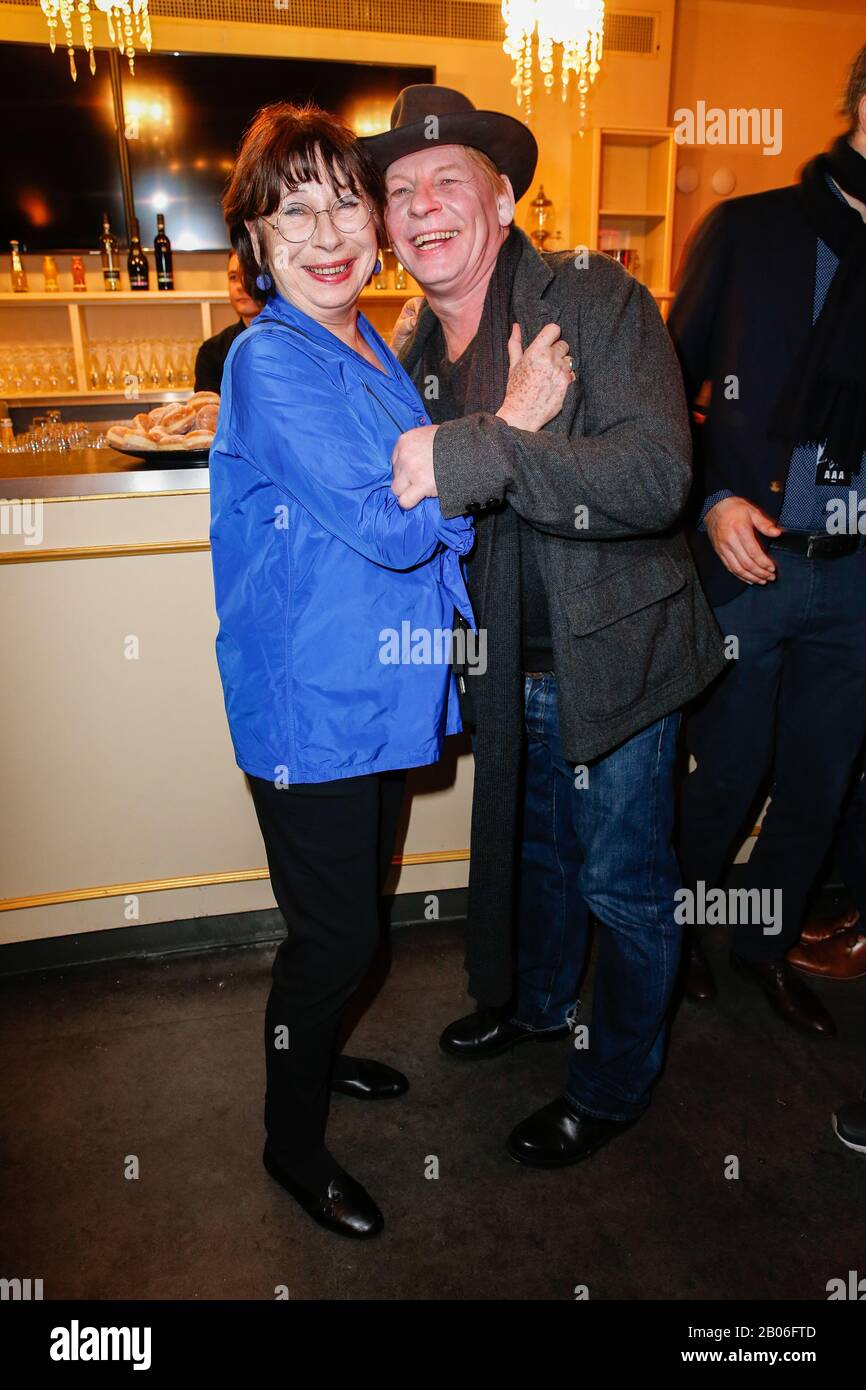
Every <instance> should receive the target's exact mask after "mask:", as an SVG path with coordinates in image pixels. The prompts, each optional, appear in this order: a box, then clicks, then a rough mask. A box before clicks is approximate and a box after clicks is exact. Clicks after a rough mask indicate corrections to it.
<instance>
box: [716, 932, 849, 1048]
mask: <svg viewBox="0 0 866 1390" xmlns="http://www.w3.org/2000/svg"><path fill="white" fill-rule="evenodd" d="M731 966H732V968H733V969H734V970H736V972H737V974H738V975H745V976H748V977H750V978H751V979H753V980H754V981H755V983H756V984H759V985H760V986H761V989H762V990H763V991H764V993H765V994H766V996H767V998H768V1000H769V1001H770V1006H771V1008H772V1009H774V1010H775V1012H776V1013H777V1014H778V1015H779V1017H780V1018H783V1019H784V1020H785V1022H786V1023H793V1024H794V1026H795V1027H796V1028H802V1029H804V1030H805V1031H806V1032H807V1033H818V1034H820V1035H821V1037H824V1038H832V1037H833V1036H834V1034H835V1032H836V1025H835V1023H834V1022H833V1020H832V1018H831V1017H830V1015H829V1014H828V1012H827V1010H826V1009H825V1008H824V1005H823V1004H822V1003H821V1001H820V999H819V998H818V996H817V994H814V993H813V992H812V990H811V989H810V988H809V986H808V985H806V984H804V983H803V981H802V980H801V979H800V977H799V975H795V974H794V971H793V970H792V968H791V966H790V965H789V964H788V962H787V961H786V960H785V957H784V956H780V957H779V958H778V959H777V960H745V959H744V957H743V956H738V955H735V954H734V952H733V951H732V952H731Z"/></svg>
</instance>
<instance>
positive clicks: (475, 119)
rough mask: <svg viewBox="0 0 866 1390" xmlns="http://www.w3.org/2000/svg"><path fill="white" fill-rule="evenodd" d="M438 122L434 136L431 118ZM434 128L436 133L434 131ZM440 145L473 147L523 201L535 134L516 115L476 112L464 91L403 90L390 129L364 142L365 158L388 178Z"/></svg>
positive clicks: (530, 172)
mask: <svg viewBox="0 0 866 1390" xmlns="http://www.w3.org/2000/svg"><path fill="white" fill-rule="evenodd" d="M431 116H435V117H436V119H437V122H438V132H437V135H436V136H431V134H430V131H431V126H430V124H429V118H430V117H431ZM432 129H436V128H435V127H432ZM434 140H435V142H436V143H438V144H440V145H471V146H472V148H473V149H476V150H481V151H482V153H483V154H486V155H487V157H488V158H489V159H492V160H493V163H494V164H495V165H496V167H497V169H498V170H499V172H500V173H501V174H507V175H508V177H509V179H510V180H511V186H512V188H513V189H514V198H515V201H519V200H520V199H521V198H522V197H523V195H524V193H525V192H526V190H527V189H528V187H529V185H530V183H531V182H532V176H533V174H534V173H535V166H536V164H537V163H538V145H537V143H536V140H535V136H534V135H533V134H532V131H531V130H528V129H527V127H526V126H525V125H523V124H522V122H521V121H518V120H516V119H515V118H514V116H505V115H503V114H502V112H501V111H478V110H476V108H475V107H474V106H473V104H472V102H471V101H470V100H469V98H468V97H465V96H464V95H463V93H462V92H455V91H454V89H453V88H452V87H437V86H435V85H434V84H432V83H427V82H421V83H418V84H417V85H416V86H414V87H404V88H403V90H402V92H401V93H400V95H399V96H398V98H397V100H396V101H395V102H394V106H393V109H392V111H391V129H390V130H386V131H384V132H383V133H382V134H381V135H367V136H364V137H363V138H362V140H361V144H362V145H363V146H364V148H365V150H366V151H367V153H368V154H369V155H370V156H371V157H372V158H373V159H374V160H375V162H376V163H377V164H378V166H379V168H380V169H381V170H382V172H383V173H384V172H385V170H386V169H387V168H388V166H389V164H393V163H394V160H395V159H402V157H403V155H404V154H415V153H417V151H418V150H429V149H430V147H431V145H432V144H433V143H434Z"/></svg>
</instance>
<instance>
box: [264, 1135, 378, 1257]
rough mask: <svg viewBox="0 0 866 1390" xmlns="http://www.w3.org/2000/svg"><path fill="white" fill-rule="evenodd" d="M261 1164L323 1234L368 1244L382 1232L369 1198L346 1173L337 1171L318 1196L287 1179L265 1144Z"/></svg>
mask: <svg viewBox="0 0 866 1390" xmlns="http://www.w3.org/2000/svg"><path fill="white" fill-rule="evenodd" d="M262 1162H263V1163H264V1165H265V1168H266V1169H267V1171H268V1172H269V1173H270V1175H271V1177H272V1178H273V1179H274V1181H275V1182H278V1183H279V1184H280V1187H283V1188H285V1190H286V1192H288V1193H289V1195H290V1196H291V1197H294V1199H295V1201H296V1202H298V1203H299V1204H300V1205H301V1206H302V1207H303V1208H304V1211H305V1212H307V1213H308V1214H309V1215H310V1216H311V1217H312V1218H313V1220H314V1221H315V1222H316V1223H317V1224H318V1225H319V1226H324V1228H325V1230H326V1231H334V1233H335V1234H336V1235H338V1236H350V1237H351V1238H352V1239H353V1240H369V1239H370V1237H371V1236H377V1235H378V1234H379V1232H380V1231H381V1230H383V1228H384V1225H385V1218H384V1217H383V1215H382V1213H381V1212H380V1210H379V1208H378V1207H377V1206H376V1203H375V1202H374V1201H373V1198H372V1197H371V1196H370V1194H369V1192H368V1191H367V1190H366V1188H364V1187H362V1186H361V1184H360V1183H359V1182H356V1181H355V1179H354V1178H353V1177H350V1176H349V1174H348V1173H345V1172H343V1171H340V1172H339V1173H338V1174H337V1176H336V1177H334V1178H332V1179H331V1181H330V1182H329V1183H328V1185H327V1187H325V1188H323V1190H322V1191H321V1192H311V1191H310V1190H309V1189H308V1188H306V1187H302V1186H301V1184H300V1183H298V1182H295V1180H294V1178H292V1177H290V1176H289V1174H288V1173H287V1172H286V1171H285V1169H284V1168H283V1167H281V1165H280V1164H279V1163H278V1162H277V1160H276V1159H275V1158H274V1156H273V1154H272V1153H271V1151H270V1149H269V1148H268V1145H267V1144H265V1151H264V1153H263V1154H262Z"/></svg>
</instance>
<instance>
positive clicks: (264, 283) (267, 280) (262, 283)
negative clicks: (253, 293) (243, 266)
mask: <svg viewBox="0 0 866 1390" xmlns="http://www.w3.org/2000/svg"><path fill="white" fill-rule="evenodd" d="M273 283H274V282H273V280H272V279H271V277H270V275H268V273H267V271H265V272H264V274H259V275H257V276H256V284H257V285H258V287H259V289H260V290H269V289H270V288H271V285H272V284H273Z"/></svg>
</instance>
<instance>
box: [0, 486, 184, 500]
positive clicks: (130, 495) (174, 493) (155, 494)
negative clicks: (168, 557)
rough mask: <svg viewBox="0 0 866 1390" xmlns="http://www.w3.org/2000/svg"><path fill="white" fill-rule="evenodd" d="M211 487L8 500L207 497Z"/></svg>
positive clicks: (87, 493) (8, 498) (88, 493)
mask: <svg viewBox="0 0 866 1390" xmlns="http://www.w3.org/2000/svg"><path fill="white" fill-rule="evenodd" d="M209 493H210V488H209V487H179V488H172V489H171V490H170V491H169V492H83V493H81V494H80V496H77V497H13V498H10V497H7V498H4V499H3V500H4V501H6V502H45V503H46V504H47V503H48V502H126V501H128V500H129V499H130V498H136V497H137V498H139V499H141V498H143V497H207V496H208V494H209Z"/></svg>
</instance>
